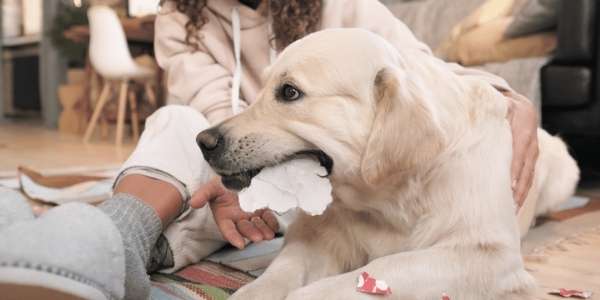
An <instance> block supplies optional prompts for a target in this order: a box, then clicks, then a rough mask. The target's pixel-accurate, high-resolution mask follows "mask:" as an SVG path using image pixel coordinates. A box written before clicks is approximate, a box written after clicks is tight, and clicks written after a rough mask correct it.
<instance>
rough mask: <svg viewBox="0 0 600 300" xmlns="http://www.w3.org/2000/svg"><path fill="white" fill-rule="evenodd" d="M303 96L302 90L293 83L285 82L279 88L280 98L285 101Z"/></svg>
mask: <svg viewBox="0 0 600 300" xmlns="http://www.w3.org/2000/svg"><path fill="white" fill-rule="evenodd" d="M300 97H302V92H301V91H300V90H298V89H297V88H296V87H295V86H293V85H291V84H288V83H286V84H284V85H282V86H281V88H280V89H279V99H281V100H283V101H294V100H298V99H300Z"/></svg>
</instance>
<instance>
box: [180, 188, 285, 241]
mask: <svg viewBox="0 0 600 300" xmlns="http://www.w3.org/2000/svg"><path fill="white" fill-rule="evenodd" d="M207 203H209V204H210V209H211V210H212V212H213V216H214V218H215V222H216V223H217V226H218V227H219V230H220V231H221V234H223V237H225V239H226V240H227V241H229V242H230V243H231V244H232V245H234V246H235V247H237V248H239V249H242V248H244V246H245V242H244V237H245V238H248V239H249V240H251V241H253V242H259V241H262V240H270V239H273V237H274V236H275V232H276V231H277V230H278V228H279V225H278V223H277V219H275V216H273V214H272V213H271V211H269V210H258V211H256V212H254V213H253V214H249V213H246V212H244V211H242V209H241V208H240V204H239V202H238V197H237V194H236V193H234V192H232V191H229V190H228V189H226V188H225V187H224V186H223V185H222V184H221V178H219V177H215V178H213V179H212V180H211V181H209V182H208V183H206V184H205V185H203V186H201V187H200V188H199V189H198V191H196V193H194V195H193V196H192V199H191V200H190V205H191V206H192V207H193V208H200V207H204V206H205V205H206V204H207Z"/></svg>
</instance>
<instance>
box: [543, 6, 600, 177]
mask: <svg viewBox="0 0 600 300" xmlns="http://www.w3.org/2000/svg"><path fill="white" fill-rule="evenodd" d="M599 9H600V6H599V5H596V0H561V3H560V10H559V13H558V29H557V37H558V44H557V48H556V50H555V53H554V55H553V56H552V59H551V60H550V62H549V63H548V64H546V65H545V66H544V67H543V68H542V70H541V100H542V101H541V103H542V107H541V109H542V126H543V127H544V128H545V129H546V130H548V131H550V132H551V133H555V134H559V135H560V136H562V138H563V139H565V141H566V142H567V143H568V144H569V146H570V148H571V152H572V154H573V155H574V156H575V158H576V159H577V161H578V162H579V163H580V167H581V169H582V172H583V174H582V175H583V178H584V179H592V178H598V177H599V176H600V90H599V89H598V87H600V76H598V75H599V73H598V70H600V68H599V67H600V59H599V56H600V47H598V43H600V39H599V38H598V37H599V36H600V22H596V16H597V15H598V13H599Z"/></svg>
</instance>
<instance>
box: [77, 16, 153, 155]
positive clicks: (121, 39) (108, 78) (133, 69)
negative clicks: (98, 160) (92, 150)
mask: <svg viewBox="0 0 600 300" xmlns="http://www.w3.org/2000/svg"><path fill="white" fill-rule="evenodd" d="M87 13H88V20H89V26H90V45H89V57H90V62H91V64H92V66H93V67H94V69H95V70H96V72H98V74H100V76H101V77H102V78H103V79H104V86H103V87H102V90H101V92H100V96H99V97H98V100H97V101H96V104H95V107H94V112H93V114H92V118H91V119H90V121H89V123H88V126H87V129H86V131H85V134H84V137H83V141H84V142H86V143H87V142H88V141H89V139H90V137H91V136H92V134H93V133H94V129H95V127H96V124H97V123H98V118H99V117H100V114H101V113H102V109H103V107H104V105H105V104H106V102H107V100H108V98H109V94H110V89H111V86H112V85H114V84H119V85H120V88H119V97H118V112H117V133H116V141H115V143H116V145H117V146H121V145H122V144H123V131H124V123H125V109H126V104H127V98H129V105H130V107H131V112H132V113H131V123H132V130H133V135H134V138H137V136H138V135H139V128H138V123H139V120H138V116H137V109H136V103H135V101H136V100H135V98H134V97H131V93H130V96H129V97H128V92H127V90H128V85H129V81H130V80H146V81H148V80H149V79H151V78H153V77H154V76H155V72H154V70H152V69H150V68H147V67H144V66H141V65H138V64H137V63H136V62H135V61H134V60H133V58H132V57H131V53H130V52H129V48H128V45H127V39H126V37H125V32H124V31H123V27H122V26H121V22H120V21H119V18H118V17H117V14H116V13H115V12H114V11H113V10H112V9H111V8H110V7H108V6H102V5H98V6H92V7H91V8H90V9H88V12H87ZM144 87H145V91H146V93H148V98H149V100H151V101H153V102H155V101H156V96H155V94H154V92H153V90H152V88H151V87H150V86H149V85H148V83H146V84H145V86H144ZM152 104H155V103H152Z"/></svg>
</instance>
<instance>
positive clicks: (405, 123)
mask: <svg viewBox="0 0 600 300" xmlns="http://www.w3.org/2000/svg"><path fill="white" fill-rule="evenodd" d="M373 97H374V101H375V118H374V121H373V125H372V128H371V132H370V135H369V138H368V140H367V146H366V149H365V151H364V152H363V155H362V159H361V175H362V178H363V180H364V181H365V182H366V183H368V184H370V185H377V184H382V183H384V182H387V179H392V178H398V175H401V173H402V172H406V171H410V170H412V169H414V168H415V167H417V166H418V165H420V164H422V163H424V162H427V161H430V160H431V159H433V158H434V157H435V156H436V155H437V154H439V152H440V151H441V149H442V148H443V144H444V138H443V132H442V130H441V128H440V124H439V121H438V118H437V114H436V110H435V107H434V105H433V103H432V99H431V94H430V93H428V90H427V89H426V88H425V87H424V84H423V82H422V80H421V79H420V78H419V77H417V76H416V74H415V75H412V74H411V75H407V73H406V72H404V71H402V70H400V69H398V68H395V67H387V68H384V69H382V70H380V71H379V72H378V73H377V76H376V78H375V82H374V91H373ZM398 179H399V178H398Z"/></svg>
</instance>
